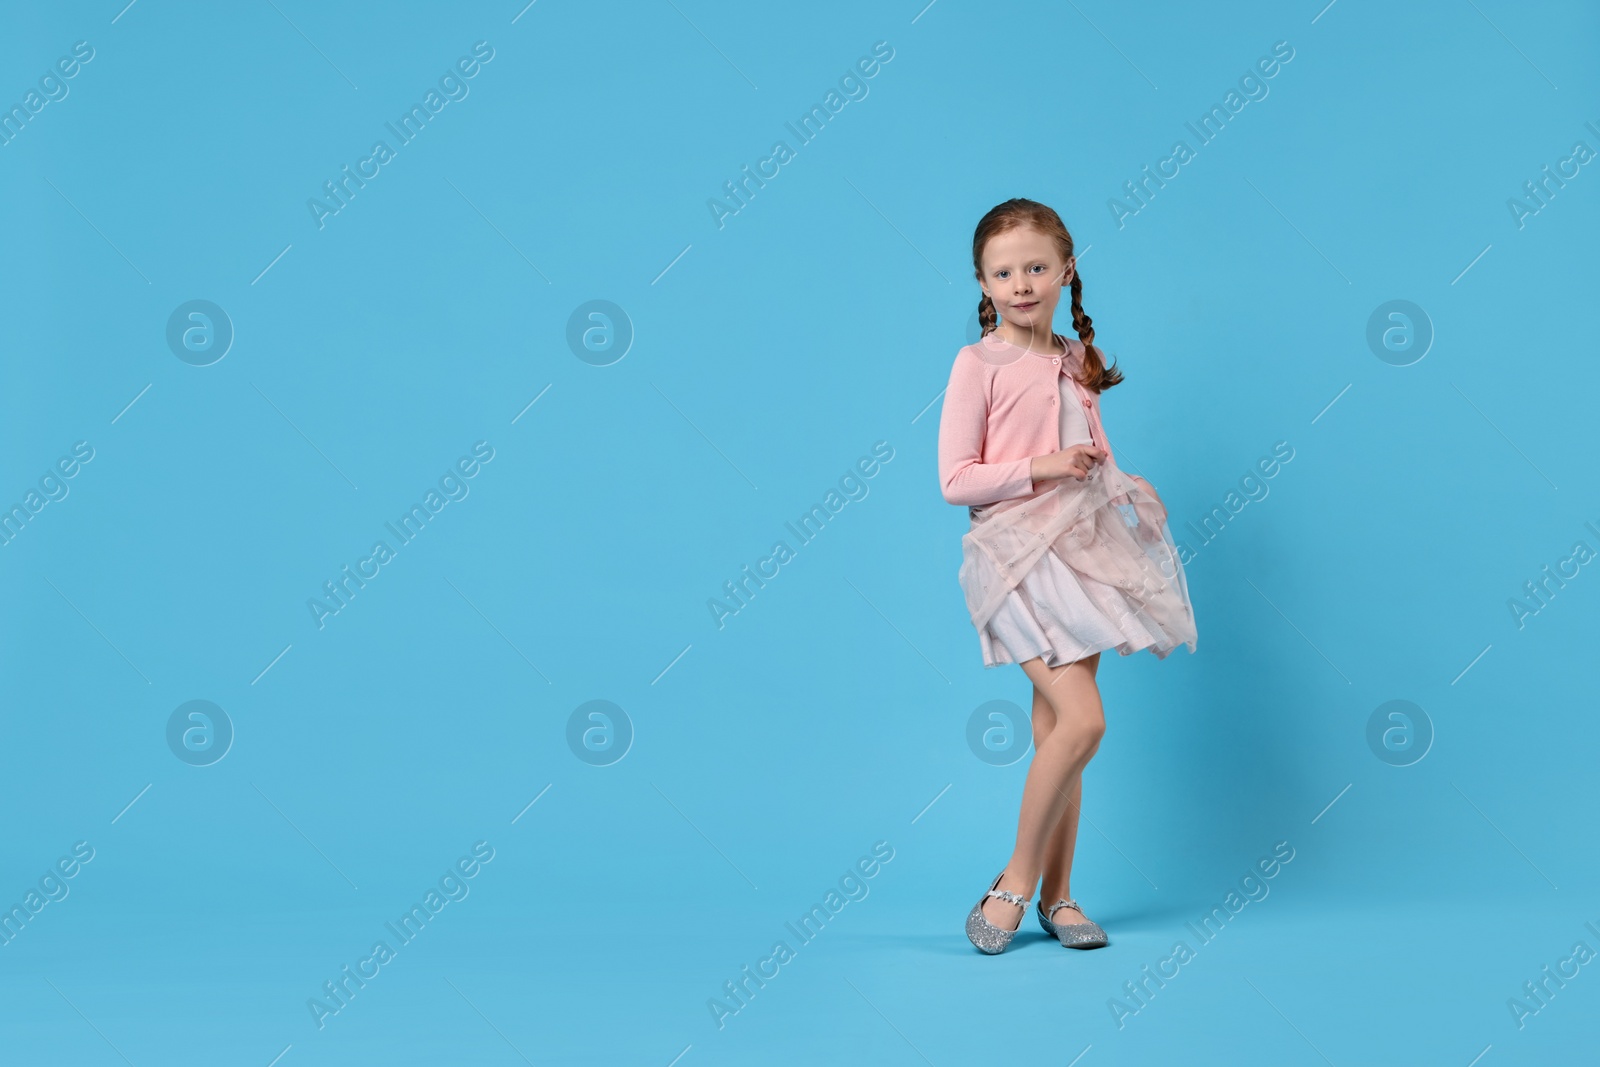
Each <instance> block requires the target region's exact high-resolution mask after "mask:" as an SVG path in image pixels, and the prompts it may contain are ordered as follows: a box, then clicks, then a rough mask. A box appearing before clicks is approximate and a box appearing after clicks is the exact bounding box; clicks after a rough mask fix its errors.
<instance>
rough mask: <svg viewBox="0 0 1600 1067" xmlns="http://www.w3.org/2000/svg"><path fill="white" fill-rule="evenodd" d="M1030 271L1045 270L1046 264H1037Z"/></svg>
mask: <svg viewBox="0 0 1600 1067" xmlns="http://www.w3.org/2000/svg"><path fill="white" fill-rule="evenodd" d="M1028 269H1029V270H1034V269H1038V270H1044V264H1043V263H1035V264H1034V265H1033V266H1032V267H1029V268H1028Z"/></svg>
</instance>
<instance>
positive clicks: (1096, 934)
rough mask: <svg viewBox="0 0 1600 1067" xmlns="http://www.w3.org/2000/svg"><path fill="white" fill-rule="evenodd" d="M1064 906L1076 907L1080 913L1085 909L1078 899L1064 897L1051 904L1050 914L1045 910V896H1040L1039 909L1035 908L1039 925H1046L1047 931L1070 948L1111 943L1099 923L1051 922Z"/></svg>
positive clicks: (1093, 946)
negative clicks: (1080, 906)
mask: <svg viewBox="0 0 1600 1067" xmlns="http://www.w3.org/2000/svg"><path fill="white" fill-rule="evenodd" d="M1062 908H1075V909H1077V911H1078V912H1079V913H1080V914H1081V913H1082V912H1083V909H1082V908H1079V907H1078V902H1077V901H1076V900H1065V899H1062V900H1058V901H1056V902H1055V903H1054V904H1052V905H1050V911H1049V913H1048V914H1046V912H1045V910H1044V898H1043V897H1040V898H1039V906H1038V908H1037V909H1035V914H1036V915H1038V916H1039V925H1040V926H1042V927H1044V932H1045V933H1047V934H1050V935H1052V936H1053V937H1055V939H1056V940H1057V941H1059V942H1061V943H1062V944H1063V945H1065V946H1067V947H1068V948H1099V947H1100V946H1102V945H1105V944H1109V942H1108V940H1107V939H1106V932H1105V931H1104V930H1102V929H1100V924H1099V923H1094V922H1082V923H1060V924H1057V923H1053V922H1051V921H1050V916H1051V915H1054V914H1055V913H1056V912H1058V911H1060V910H1061V909H1062ZM1084 918H1085V919H1087V918H1088V916H1087V915H1084Z"/></svg>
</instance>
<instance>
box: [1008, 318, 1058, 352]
mask: <svg viewBox="0 0 1600 1067" xmlns="http://www.w3.org/2000/svg"><path fill="white" fill-rule="evenodd" d="M996 329H997V330H998V331H999V333H1000V339H1001V340H1002V341H1005V342H1006V343H1007V344H1011V345H1016V346H1017V347H1018V348H1022V349H1026V350H1028V351H1029V352H1039V353H1042V354H1043V355H1047V356H1063V355H1066V353H1067V344H1066V339H1065V338H1062V339H1061V347H1060V348H1059V349H1058V348H1056V338H1057V337H1058V336H1059V335H1058V334H1056V333H1055V332H1054V331H1051V332H1050V333H1049V334H1048V335H1047V336H1041V334H1043V333H1044V331H1042V330H1032V331H1029V330H1018V331H1017V332H1018V333H1019V334H1020V335H1021V337H1020V339H1019V338H1017V337H1012V336H1011V335H1010V334H1008V333H1007V332H1006V324H1005V323H1003V322H1002V323H1001V324H1000V325H999V326H997V327H996Z"/></svg>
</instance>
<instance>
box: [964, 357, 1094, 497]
mask: <svg viewBox="0 0 1600 1067" xmlns="http://www.w3.org/2000/svg"><path fill="white" fill-rule="evenodd" d="M1063 339H1064V340H1065V341H1066V342H1067V354H1066V355H1065V356H1047V355H1043V354H1041V353H1038V352H1030V351H1028V350H1026V349H1023V348H1019V347H1018V346H1016V345H1013V344H1011V343H1010V342H1008V341H1004V340H1002V339H1001V337H1000V334H999V332H998V331H992V332H990V333H989V334H987V335H986V336H984V337H983V338H982V339H981V340H980V341H978V342H977V343H976V344H971V345H967V346H965V347H964V348H962V349H961V350H960V351H959V352H957V353H956V359H955V365H954V366H953V367H951V368H950V383H949V385H948V386H946V388H945V394H944V406H943V409H942V411H941V412H940V416H939V485H940V488H941V489H942V491H943V492H944V498H945V500H947V501H949V502H950V503H952V504H966V505H969V506H976V505H980V504H992V503H995V502H997V501H1000V500H1008V499H1011V498H1012V497H1023V496H1032V495H1033V494H1034V486H1033V476H1032V475H1031V474H1030V473H1029V470H1030V465H1031V463H1032V460H1033V457H1034V456H1042V455H1047V454H1048V453H1051V452H1058V451H1060V450H1061V412H1060V410H1059V405H1060V403H1061V399H1060V397H1061V394H1060V388H1059V386H1058V385H1057V380H1058V379H1059V377H1060V376H1061V375H1062V374H1063V373H1065V374H1067V375H1068V378H1069V380H1070V381H1071V382H1072V385H1073V391H1074V392H1076V394H1077V396H1078V400H1079V402H1080V403H1082V404H1083V409H1084V414H1086V415H1087V416H1088V422H1089V432H1090V435H1091V436H1092V437H1093V441H1094V444H1095V445H1097V446H1098V447H1100V448H1103V449H1105V450H1106V453H1107V454H1108V455H1111V462H1112V463H1113V464H1114V463H1116V457H1115V455H1113V454H1112V453H1111V444H1110V442H1109V441H1107V440H1106V431H1105V427H1104V426H1103V425H1101V423H1100V397H1099V394H1097V393H1094V392H1091V391H1090V390H1088V389H1086V388H1084V386H1083V385H1082V384H1080V383H1079V382H1078V380H1077V379H1076V378H1072V377H1071V373H1072V371H1073V370H1074V369H1075V368H1076V367H1077V366H1078V364H1079V362H1080V361H1081V360H1082V359H1083V342H1082V341H1079V340H1078V339H1077V338H1076V337H1066V338H1063Z"/></svg>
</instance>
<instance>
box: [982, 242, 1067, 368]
mask: <svg viewBox="0 0 1600 1067" xmlns="http://www.w3.org/2000/svg"><path fill="white" fill-rule="evenodd" d="M982 261H983V275H982V277H980V278H979V279H978V284H979V285H981V286H982V287H983V291H984V293H985V294H986V295H987V296H988V297H989V299H990V300H992V301H994V307H995V310H996V311H997V312H999V313H1000V318H1001V319H1003V320H1004V321H1005V322H1006V323H1007V324H1008V325H1010V326H1011V327H1013V328H1014V329H1015V330H1016V331H1017V334H1018V336H1024V337H1028V338H1033V339H1038V340H1045V341H1048V339H1049V337H1050V333H1051V323H1052V322H1053V321H1054V318H1055V313H1056V304H1057V303H1059V302H1060V300H1061V289H1062V287H1063V286H1067V285H1071V284H1072V269H1073V268H1072V264H1071V263H1067V262H1063V261H1062V258H1061V252H1060V250H1059V249H1057V247H1056V243H1055V242H1054V241H1052V240H1051V239H1050V238H1049V237H1046V236H1045V235H1044V234H1042V233H1040V232H1039V231H1038V230H1036V229H1034V228H1033V227H1031V226H1018V227H1016V228H1014V229H1010V230H1007V231H1006V232H1005V233H1002V234H997V235H995V236H994V237H991V238H989V241H988V243H987V244H985V245H984V246H983V255H982Z"/></svg>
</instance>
